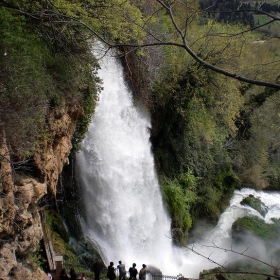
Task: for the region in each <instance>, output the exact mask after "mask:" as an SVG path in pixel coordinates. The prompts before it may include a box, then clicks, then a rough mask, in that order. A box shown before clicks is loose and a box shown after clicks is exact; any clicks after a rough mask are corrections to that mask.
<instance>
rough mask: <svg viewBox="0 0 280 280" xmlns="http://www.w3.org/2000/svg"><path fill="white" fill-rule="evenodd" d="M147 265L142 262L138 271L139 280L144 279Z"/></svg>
mask: <svg viewBox="0 0 280 280" xmlns="http://www.w3.org/2000/svg"><path fill="white" fill-rule="evenodd" d="M146 267H147V266H146V265H145V264H142V268H141V269H140V272H139V279H140V280H146V274H147V268H146Z"/></svg>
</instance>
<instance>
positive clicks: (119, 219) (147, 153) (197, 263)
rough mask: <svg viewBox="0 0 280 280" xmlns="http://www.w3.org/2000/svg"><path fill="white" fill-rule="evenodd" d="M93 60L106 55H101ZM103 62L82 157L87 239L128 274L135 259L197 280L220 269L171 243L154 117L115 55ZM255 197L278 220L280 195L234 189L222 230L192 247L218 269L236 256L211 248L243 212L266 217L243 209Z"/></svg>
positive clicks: (224, 240) (223, 242) (223, 240)
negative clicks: (136, 97)
mask: <svg viewBox="0 0 280 280" xmlns="http://www.w3.org/2000/svg"><path fill="white" fill-rule="evenodd" d="M95 47H96V46H95ZM95 55H97V56H99V57H100V56H101V54H100V53H99V52H98V51H95ZM99 62H100V66H101V70H99V76H100V78H102V80H103V88H104V89H103V91H102V92H101V94H100V99H99V102H98V105H97V108H96V111H95V114H94V116H93V118H92V120H91V125H90V127H89V131H88V133H87V135H86V137H85V139H84V141H83V143H82V149H81V151H80V152H79V153H78V154H77V174H78V180H79V184H80V185H81V186H82V190H83V193H82V197H83V204H84V209H85V213H84V215H83V218H82V219H81V224H82V228H83V234H84V235H85V236H87V237H89V238H90V239H91V240H93V241H94V242H96V243H97V244H98V246H99V248H100V253H101V255H102V257H103V260H104V261H105V263H106V264H108V263H109V262H110V261H113V262H114V263H115V264H116V263H117V262H118V261H119V260H122V261H123V263H125V264H126V267H127V269H128V267H129V266H131V264H132V263H133V262H135V263H136V264H137V268H138V269H139V268H140V267H141V265H142V264H143V263H145V264H147V265H150V266H151V265H152V266H155V267H158V268H159V269H160V270H161V271H162V272H163V273H164V274H167V275H178V274H179V273H182V274H183V275H184V276H186V277H197V276H198V274H199V272H200V271H202V270H203V269H208V268H213V267H216V266H217V265H216V264H213V263H211V262H209V260H207V259H205V258H203V257H201V256H198V255H196V254H194V253H193V252H192V251H190V250H188V249H186V248H178V247H173V245H172V242H171V239H170V236H171V234H170V218H169V216H168V213H167V212H166V210H165V207H164V204H163V201H162V197H161V192H160V187H159V184H158V180H157V175H156V172H155V167H154V160H153V155H152V152H151V143H150V142H149V137H150V134H149V129H150V127H151V123H150V116H149V113H148V112H147V111H146V110H145V108H144V107H143V106H141V104H134V101H133V98H132V94H131V92H130V90H129V89H128V87H127V86H126V84H125V81H124V77H123V72H122V67H121V65H120V63H119V61H118V60H117V59H116V58H115V57H114V56H113V53H108V54H106V56H104V57H102V58H100V61H99ZM250 194H253V195H255V196H259V197H260V198H261V200H262V201H263V202H264V203H265V204H266V205H267V206H268V208H269V211H268V213H267V215H266V217H265V218H264V219H265V221H266V222H271V218H273V217H276V218H279V217H280V207H279V201H280V199H279V198H280V195H279V194H275V193H274V194H269V193H264V192H256V191H254V190H249V189H243V190H241V191H236V192H235V194H234V197H233V198H232V200H231V203H230V206H229V207H228V208H227V210H226V211H225V212H224V213H223V214H222V215H221V218H220V221H219V223H218V225H217V226H216V227H215V228H211V229H208V230H207V232H206V234H205V237H203V238H202V239H201V240H199V241H197V242H196V243H195V244H192V245H190V246H189V247H190V248H193V249H194V250H196V251H199V252H200V253H201V254H203V255H204V256H207V257H208V256H209V255H210V254H211V259H214V260H215V261H217V262H218V263H220V264H224V263H225V261H227V260H228V259H229V258H232V256H229V255H228V253H225V252H222V251H221V250H218V251H217V252H214V249H213V248H210V247H206V246H205V245H210V246H211V245H213V244H215V245H217V246H221V247H223V246H227V247H230V245H231V242H232V241H231V225H232V223H233V222H234V221H235V220H236V219H237V218H239V217H243V216H245V215H256V216H260V215H259V213H258V212H257V211H255V210H253V209H251V208H249V207H246V206H242V205H241V204H240V201H241V200H242V199H243V198H244V197H246V196H248V195H250ZM277 201H278V202H277ZM261 218H262V217H261Z"/></svg>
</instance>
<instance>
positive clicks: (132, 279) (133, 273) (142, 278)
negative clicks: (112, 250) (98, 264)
mask: <svg viewBox="0 0 280 280" xmlns="http://www.w3.org/2000/svg"><path fill="white" fill-rule="evenodd" d="M117 269H118V270H119V280H125V276H126V269H125V265H124V264H123V263H122V261H119V264H118V266H117ZM128 273H129V280H136V277H137V275H138V270H137V268H136V263H133V264H132V267H130V268H129V270H128ZM146 274H147V266H146V265H145V264H143V265H142V268H141V269H140V272H139V280H146ZM107 278H108V279H109V280H115V279H116V278H117V276H116V273H115V268H114V263H113V262H110V265H109V266H108V271H107Z"/></svg>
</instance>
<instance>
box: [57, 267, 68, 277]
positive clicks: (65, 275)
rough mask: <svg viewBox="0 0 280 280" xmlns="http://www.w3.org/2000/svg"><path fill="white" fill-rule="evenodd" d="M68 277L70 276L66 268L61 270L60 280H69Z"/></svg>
mask: <svg viewBox="0 0 280 280" xmlns="http://www.w3.org/2000/svg"><path fill="white" fill-rule="evenodd" d="M68 279H69V278H68V275H67V273H66V270H65V268H62V270H61V271H60V274H59V280H68Z"/></svg>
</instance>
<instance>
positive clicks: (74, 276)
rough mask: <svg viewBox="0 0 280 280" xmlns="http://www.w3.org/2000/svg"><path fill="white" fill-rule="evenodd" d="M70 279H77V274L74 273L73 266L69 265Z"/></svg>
mask: <svg viewBox="0 0 280 280" xmlns="http://www.w3.org/2000/svg"><path fill="white" fill-rule="evenodd" d="M70 277H71V278H70V279H71V280H77V279H78V276H77V274H76V271H75V269H74V267H71V269H70Z"/></svg>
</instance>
